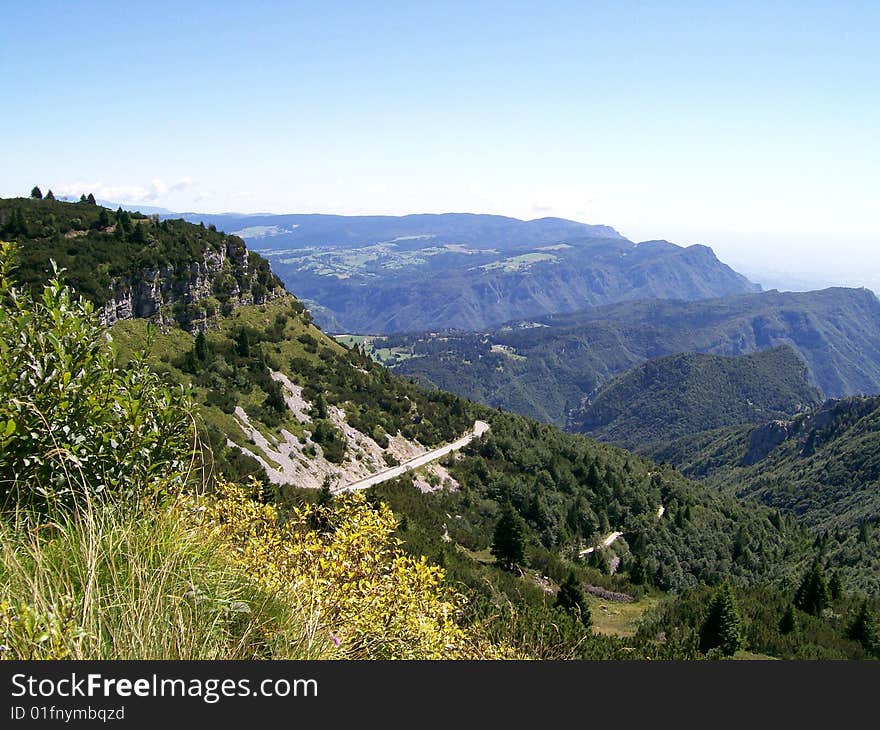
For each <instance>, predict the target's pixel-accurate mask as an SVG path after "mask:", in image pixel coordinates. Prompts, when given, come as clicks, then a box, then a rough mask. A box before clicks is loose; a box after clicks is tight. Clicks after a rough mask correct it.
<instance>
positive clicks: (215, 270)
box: [101, 236, 285, 333]
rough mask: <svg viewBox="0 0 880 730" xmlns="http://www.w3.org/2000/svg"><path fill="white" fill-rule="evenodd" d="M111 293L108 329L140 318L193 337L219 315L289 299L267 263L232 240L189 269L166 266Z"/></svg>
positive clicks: (105, 316) (104, 313)
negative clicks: (243, 307) (187, 332)
mask: <svg viewBox="0 0 880 730" xmlns="http://www.w3.org/2000/svg"><path fill="white" fill-rule="evenodd" d="M111 292H112V293H111V297H110V299H109V300H108V301H107V302H106V303H105V304H104V305H103V307H102V308H101V319H102V321H103V323H104V324H105V325H111V324H113V323H114V322H116V321H118V320H121V319H131V318H133V317H139V318H144V319H151V320H153V321H154V322H155V323H156V324H158V325H160V326H171V325H179V326H180V327H183V328H184V329H186V330H188V331H189V332H192V333H195V332H199V331H204V330H205V329H207V328H208V327H209V326H210V325H211V322H212V320H213V319H214V318H216V317H217V316H218V315H220V314H224V315H228V314H229V313H230V312H232V311H233V310H234V309H235V308H237V307H240V306H243V305H247V304H263V303H265V302H267V301H271V300H272V299H276V298H278V297H279V296H282V295H283V294H284V293H285V291H284V286H283V284H281V282H280V280H279V279H278V278H277V277H276V276H275V275H274V274H272V273H271V271H270V269H269V267H268V264H267V262H266V261H265V260H264V259H263V258H262V257H260V256H257V255H256V254H253V253H251V252H249V251H248V250H247V247H246V246H245V245H244V243H243V242H242V241H241V239H239V238H237V237H233V236H230V237H228V238H226V239H225V240H224V241H223V242H222V243H220V244H217V245H216V246H209V247H208V248H206V249H205V250H204V252H203V255H202V257H201V258H200V259H198V260H195V261H192V262H191V263H189V264H188V265H185V266H177V267H174V266H170V265H169V266H163V267H160V268H158V269H151V270H150V269H148V270H145V271H143V272H141V273H140V274H139V275H137V276H135V277H124V278H118V279H115V280H114V281H113V284H112V286H111Z"/></svg>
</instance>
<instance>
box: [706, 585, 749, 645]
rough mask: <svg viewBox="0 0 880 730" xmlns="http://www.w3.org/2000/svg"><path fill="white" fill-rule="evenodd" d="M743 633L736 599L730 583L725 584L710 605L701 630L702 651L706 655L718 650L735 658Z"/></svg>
mask: <svg viewBox="0 0 880 730" xmlns="http://www.w3.org/2000/svg"><path fill="white" fill-rule="evenodd" d="M741 632H742V627H741V621H740V617H739V610H738V608H737V605H736V597H735V596H734V595H733V589H732V588H731V587H730V583H727V582H725V583H724V584H722V586H721V588H719V589H718V591H717V593H716V594H715V597H714V598H713V599H712V603H711V604H710V605H709V615H708V616H707V617H706V621H705V622H704V623H703V627H702V629H701V630H700V651H701V652H703V653H704V654H705V653H707V652H708V651H710V650H711V649H716V648H717V649H719V650H720V651H721V653H722V654H724V655H725V656H733V654H734V653H736V650H737V649H739V648H740V646H741V645H742V633H741Z"/></svg>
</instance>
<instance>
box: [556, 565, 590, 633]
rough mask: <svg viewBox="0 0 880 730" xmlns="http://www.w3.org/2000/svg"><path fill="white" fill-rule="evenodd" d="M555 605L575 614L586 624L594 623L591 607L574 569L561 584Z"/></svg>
mask: <svg viewBox="0 0 880 730" xmlns="http://www.w3.org/2000/svg"><path fill="white" fill-rule="evenodd" d="M553 605H554V606H556V607H557V608H562V609H564V610H566V611H569V612H571V613H573V614H575V615H576V616H577V617H578V618H579V619H580V620H581V622H582V623H583V624H584V625H585V626H589V625H590V624H591V623H592V617H591V615H590V607H589V606H588V605H587V599H586V597H585V596H584V591H583V589H582V588H581V585H580V582H579V581H578V579H577V578H576V577H575V574H574V571H569V573H568V577H567V578H566V579H565V580H564V581H563V582H562V585H560V586H559V592H558V593H557V594H556V602H555V603H554V604H553Z"/></svg>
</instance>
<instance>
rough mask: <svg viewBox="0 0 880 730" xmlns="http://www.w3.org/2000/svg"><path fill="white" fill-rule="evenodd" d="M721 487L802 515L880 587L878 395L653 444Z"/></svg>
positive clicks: (658, 454) (842, 559)
mask: <svg viewBox="0 0 880 730" xmlns="http://www.w3.org/2000/svg"><path fill="white" fill-rule="evenodd" d="M651 452H652V455H653V457H654V458H655V459H657V460H663V461H666V462H668V463H671V464H675V465H676V466H678V468H680V469H681V470H682V472H683V473H684V474H687V475H689V476H691V477H694V478H698V479H701V480H703V481H704V482H705V483H706V484H709V485H711V486H713V487H715V488H717V489H719V490H721V491H722V492H725V493H728V494H733V495H736V496H737V497H738V498H741V499H752V500H757V501H760V502H762V503H763V504H767V505H770V506H772V507H774V508H776V509H779V510H780V511H782V512H785V513H787V514H790V515H793V516H796V517H797V519H798V521H800V522H801V523H803V524H805V525H809V526H811V527H812V528H814V529H816V530H821V531H823V533H824V534H825V543H824V544H823V549H824V550H825V551H827V553H828V554H829V556H831V557H832V559H833V560H834V561H835V562H836V563H844V564H849V565H852V566H853V567H854V568H855V569H856V571H857V572H858V573H859V574H860V576H861V581H862V584H863V585H864V586H866V587H868V588H869V590H872V591H876V590H877V589H878V587H880V580H878V576H880V530H878V518H877V516H878V514H880V398H876V397H875V398H846V399H842V400H829V401H827V402H825V403H824V404H823V405H822V406H820V407H818V408H815V409H813V410H811V411H809V412H807V413H804V414H801V415H798V416H796V417H794V418H792V419H789V420H774V421H769V422H767V423H764V424H761V425H757V426H755V425H741V426H734V427H730V428H722V429H717V430H713V431H707V432H705V433H701V434H695V435H692V436H687V437H683V438H681V439H676V440H674V441H672V442H670V443H668V444H664V445H656V446H655V447H654V448H653V449H651Z"/></svg>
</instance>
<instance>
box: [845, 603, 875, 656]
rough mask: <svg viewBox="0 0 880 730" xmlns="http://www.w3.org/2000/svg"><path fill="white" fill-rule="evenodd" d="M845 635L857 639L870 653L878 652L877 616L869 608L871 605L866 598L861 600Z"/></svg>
mask: <svg viewBox="0 0 880 730" xmlns="http://www.w3.org/2000/svg"><path fill="white" fill-rule="evenodd" d="M847 636H849V638H850V639H852V640H853V641H858V642H859V643H860V644H861V645H862V646H863V647H865V651H868V652H870V653H878V652H880V632H878V628H877V617H876V616H875V615H874V612H873V611H872V610H871V606H870V604H869V603H868V599H867V598H866V599H865V600H864V601H862V606H861V608H860V609H859V612H858V614H856V617H855V620H853V622H852V623H851V624H850V625H849V628H848V629H847Z"/></svg>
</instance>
